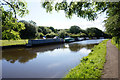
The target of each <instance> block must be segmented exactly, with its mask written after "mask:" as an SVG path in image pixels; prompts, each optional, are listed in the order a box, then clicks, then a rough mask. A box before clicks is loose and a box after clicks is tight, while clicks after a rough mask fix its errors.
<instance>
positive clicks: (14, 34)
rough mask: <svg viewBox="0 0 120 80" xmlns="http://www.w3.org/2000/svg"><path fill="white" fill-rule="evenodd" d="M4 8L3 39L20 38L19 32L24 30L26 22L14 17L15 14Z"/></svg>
mask: <svg viewBox="0 0 120 80" xmlns="http://www.w3.org/2000/svg"><path fill="white" fill-rule="evenodd" d="M1 10H2V39H7V40H10V39H14V40H16V39H20V35H19V32H20V31H21V30H24V29H25V27H24V24H23V23H21V22H17V19H15V18H13V17H12V16H13V14H12V12H10V11H4V9H3V8H1Z"/></svg>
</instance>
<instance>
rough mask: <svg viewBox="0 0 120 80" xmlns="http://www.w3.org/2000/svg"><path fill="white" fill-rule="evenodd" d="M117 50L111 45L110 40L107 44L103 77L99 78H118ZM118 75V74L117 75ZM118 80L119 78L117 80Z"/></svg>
mask: <svg viewBox="0 0 120 80" xmlns="http://www.w3.org/2000/svg"><path fill="white" fill-rule="evenodd" d="M118 52H119V51H118V49H117V48H116V47H115V46H114V45H112V44H111V40H109V41H108V42H107V54H106V63H105V64H104V69H103V75H102V76H101V78H118V74H119V73H118V72H119V71H118V67H119V65H118V62H120V61H118V60H120V59H119V58H118V57H119V56H120V55H118ZM119 75H120V74H119ZM119 80H120V78H119Z"/></svg>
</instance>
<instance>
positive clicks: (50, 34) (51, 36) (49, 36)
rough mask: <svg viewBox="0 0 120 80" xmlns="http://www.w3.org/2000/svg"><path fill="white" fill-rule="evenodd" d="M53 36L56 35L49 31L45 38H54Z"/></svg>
mask: <svg viewBox="0 0 120 80" xmlns="http://www.w3.org/2000/svg"><path fill="white" fill-rule="evenodd" d="M55 36H57V35H56V34H55V33H54V32H51V33H49V34H46V37H47V38H54V37H55Z"/></svg>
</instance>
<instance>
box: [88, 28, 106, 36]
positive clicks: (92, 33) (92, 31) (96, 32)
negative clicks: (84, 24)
mask: <svg viewBox="0 0 120 80" xmlns="http://www.w3.org/2000/svg"><path fill="white" fill-rule="evenodd" d="M86 32H87V34H88V36H89V37H103V36H104V32H102V31H101V30H99V29H98V28H95V27H91V28H87V29H86Z"/></svg>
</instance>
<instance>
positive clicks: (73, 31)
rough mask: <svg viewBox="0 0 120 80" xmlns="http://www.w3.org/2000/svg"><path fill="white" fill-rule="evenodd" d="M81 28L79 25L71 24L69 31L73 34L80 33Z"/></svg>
mask: <svg viewBox="0 0 120 80" xmlns="http://www.w3.org/2000/svg"><path fill="white" fill-rule="evenodd" d="M80 31H81V29H80V27H79V26H71V27H70V29H69V32H70V33H72V34H78V33H80Z"/></svg>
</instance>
